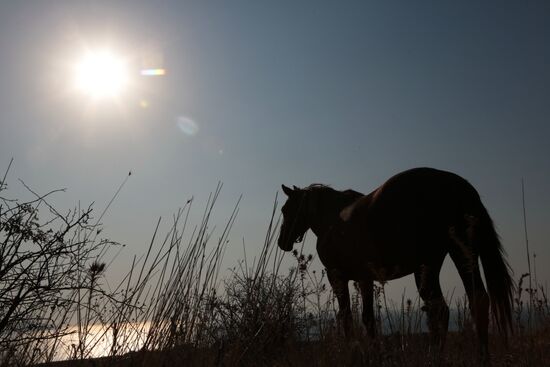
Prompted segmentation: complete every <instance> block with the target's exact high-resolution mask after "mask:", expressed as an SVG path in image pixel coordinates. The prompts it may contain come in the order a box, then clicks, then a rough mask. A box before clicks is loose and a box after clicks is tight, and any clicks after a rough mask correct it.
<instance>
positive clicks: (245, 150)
mask: <svg viewBox="0 0 550 367" xmlns="http://www.w3.org/2000/svg"><path fill="white" fill-rule="evenodd" d="M548 19H550V3H548V2H547V1H485V2H482V3H481V2H479V1H454V2H450V1H447V2H443V1H414V2H411V1H338V2H336V1H269V2H268V1H231V2H222V1H205V0H202V1H155V2H151V1H93V2H92V1H17V2H16V1H7V0H0V169H1V170H4V169H5V168H6V167H7V165H8V163H9V161H10V159H11V158H12V157H13V158H14V164H13V167H12V169H11V171H10V177H9V179H10V183H11V186H10V188H11V189H12V190H14V191H13V192H14V193H15V194H17V195H19V192H18V191H17V190H19V189H20V188H18V185H17V179H18V178H20V179H22V180H24V181H25V182H26V183H27V184H29V185H30V186H31V187H33V188H34V189H36V190H38V191H40V192H47V191H49V190H51V189H55V188H67V192H66V193H65V194H62V195H57V196H56V197H55V201H54V203H55V204H56V205H57V206H60V207H62V208H70V207H72V206H74V205H75V204H77V203H78V202H80V203H83V204H84V203H86V204H87V203H91V202H95V207H96V209H97V210H98V212H100V211H101V210H102V209H103V208H104V207H105V205H107V203H108V202H109V200H110V198H111V197H112V196H113V194H114V192H115V191H116V189H117V188H118V186H119V185H120V183H121V182H122V181H123V180H124V179H125V177H126V176H127V174H128V172H129V171H132V176H131V177H130V178H129V180H128V181H127V183H126V184H125V186H124V188H123V189H122V191H121V193H120V194H119V196H118V197H117V199H116V200H115V202H114V203H113V205H112V206H111V207H110V210H109V212H108V214H107V216H106V217H105V218H104V220H103V223H104V225H105V232H104V233H106V234H107V235H108V236H109V237H110V238H112V239H113V240H116V241H119V242H122V243H125V244H127V248H126V249H125V251H126V254H127V256H124V257H123V259H126V260H127V259H128V258H131V256H133V254H134V253H137V254H139V253H143V252H144V251H145V250H146V246H147V245H148V243H149V240H150V238H151V235H152V233H153V229H154V226H155V224H156V221H157V219H158V217H160V216H162V217H163V218H165V219H166V221H165V222H164V223H165V224H166V226H167V225H168V221H169V218H170V217H171V215H172V213H174V212H176V211H177V209H178V208H179V207H181V206H183V205H184V204H185V202H186V201H187V200H188V199H189V198H190V197H194V198H195V202H196V205H195V210H197V211H198V212H201V210H202V207H203V206H204V205H206V200H207V198H208V194H209V193H210V192H212V191H213V190H214V189H215V187H216V184H217V182H218V181H222V182H223V184H224V186H223V190H222V193H221V197H220V200H219V202H218V206H217V207H216V212H215V214H216V216H215V219H214V220H215V221H218V222H217V223H218V224H219V225H220V226H221V225H222V223H224V221H225V219H226V218H227V217H228V216H229V214H230V213H231V210H232V208H233V206H234V205H235V203H236V201H237V200H238V198H239V196H240V195H241V194H242V195H243V200H242V202H241V204H240V211H239V215H238V218H237V221H236V224H235V226H234V228H233V232H232V236H231V243H230V247H229V249H228V252H227V254H226V261H227V263H228V264H229V265H228V266H231V264H234V263H235V262H236V261H237V260H238V259H240V258H242V241H243V239H244V241H245V244H246V246H247V252H248V255H249V256H253V254H254V253H255V251H257V250H258V249H259V247H261V244H262V243H263V238H264V236H265V231H266V228H267V224H268V221H269V217H270V211H271V208H272V205H273V200H274V198H275V194H276V193H277V192H278V191H279V190H280V185H281V184H286V185H298V186H306V185H308V184H311V183H325V184H329V185H331V186H332V187H334V188H336V189H347V188H352V189H355V190H357V191H361V192H364V193H368V192H370V191H372V190H373V189H375V188H376V187H377V186H378V185H380V184H382V183H383V182H384V181H385V180H386V179H387V178H389V177H391V176H392V175H394V174H396V173H398V172H400V171H402V170H405V169H408V168H413V167H418V166H430V167H434V168H440V169H444V170H449V171H452V172H455V173H457V174H459V175H461V176H463V177H464V178H466V179H467V180H469V181H470V182H471V183H472V184H473V185H474V186H475V187H476V188H477V190H478V191H479V193H480V195H481V197H482V200H483V202H484V204H485V206H486V207H487V208H488V210H489V213H490V214H491V216H492V217H493V219H494V222H495V224H496V226H497V230H498V232H499V234H500V235H501V238H502V242H503V245H504V247H505V249H506V251H507V252H508V255H509V261H510V263H511V265H512V267H513V269H514V271H515V274H516V276H515V277H516V279H517V278H518V276H519V274H521V273H525V272H526V271H527V265H526V255H525V235H524V226H523V209H522V191H521V185H522V179H523V180H524V183H525V205H526V215H527V229H528V236H529V245H530V248H531V252H532V253H536V255H537V258H536V259H537V260H536V261H537V265H538V268H537V271H538V274H537V275H538V278H539V280H540V279H544V280H550V269H549V268H548V266H547V265H544V264H549V263H550V226H549V225H548V224H549V223H550V193H549V190H548V188H550V161H549V157H550V144H549V143H548V140H549V139H550V124H549V120H548V117H549V116H550V103H549V100H550V68H549V67H548V65H550V42H548V40H549V39H550V37H549V36H550V23H549V22H548ZM102 48H108V49H110V50H112V52H113V53H117V54H118V55H120V56H121V57H122V58H124V60H125V62H127V64H128V67H129V70H130V72H131V74H132V78H131V81H130V82H129V83H128V85H127V87H126V89H125V90H124V91H123V92H121V94H120V95H119V96H117V97H116V98H105V99H100V100H94V99H93V98H91V97H90V96H89V95H85V93H82V91H80V90H75V88H74V86H73V85H72V84H71V83H72V80H73V79H74V75H73V74H74V68H75V64H76V63H78V60H79V59H80V58H81V57H82V55H83V54H84V53H85V52H86V50H94V49H102ZM143 67H154V68H163V69H165V70H166V75H164V76H158V77H144V76H140V75H139V71H140V69H141V68H143ZM21 195H24V194H23V193H21ZM279 195H281V193H279ZM313 241H314V236H309V240H308V243H306V252H308V253H315V246H314V242H313ZM316 266H319V264H317V265H316ZM411 279H412V278H411V277H408V278H406V279H404V280H400V281H396V282H394V283H393V284H391V285H390V286H391V287H392V288H391V292H390V294H392V295H394V296H396V297H397V296H398V295H399V294H400V293H401V292H402V291H403V289H404V288H405V287H406V288H407V289H414V286H413V285H412V284H413V282H412V281H411ZM441 279H442V284H443V289H444V292H445V291H447V292H452V291H453V290H455V289H457V290H458V291H457V292H459V293H460V289H461V288H460V287H461V286H460V281H459V278H458V275H457V274H456V270H455V269H454V267H453V266H452V265H451V264H450V262H449V261H447V262H446V264H445V266H444V269H443V272H442V274H441Z"/></svg>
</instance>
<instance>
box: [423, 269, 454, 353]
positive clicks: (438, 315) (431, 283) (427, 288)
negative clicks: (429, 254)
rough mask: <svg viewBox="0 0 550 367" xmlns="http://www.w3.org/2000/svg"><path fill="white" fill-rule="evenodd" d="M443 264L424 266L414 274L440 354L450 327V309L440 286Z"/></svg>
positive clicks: (432, 336) (432, 335) (434, 341)
mask: <svg viewBox="0 0 550 367" xmlns="http://www.w3.org/2000/svg"><path fill="white" fill-rule="evenodd" d="M442 263H443V260H441V262H438V263H437V264H435V265H429V266H428V265H424V266H422V268H421V269H420V270H419V271H417V272H415V273H414V280H415V282H416V286H417V288H418V292H419V293H420V297H421V298H422V300H423V301H424V307H423V310H424V311H426V314H427V316H428V328H429V329H430V335H431V339H432V343H431V344H432V345H433V346H434V347H436V348H437V350H435V351H436V352H437V353H439V352H440V351H441V350H442V349H443V346H444V345H445V338H446V336H447V328H448V326H449V307H448V306H447V303H446V302H445V299H444V298H443V293H442V292H441V286H440V284H439V271H440V270H441V265H442Z"/></svg>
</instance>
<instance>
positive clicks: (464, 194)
mask: <svg viewBox="0 0 550 367" xmlns="http://www.w3.org/2000/svg"><path fill="white" fill-rule="evenodd" d="M282 189H283V192H284V193H285V194H286V196H287V197H288V198H287V200H286V202H285V204H284V205H283V207H282V208H281V211H282V215H283V222H282V225H281V230H280V234H279V238H278V246H279V247H280V248H281V249H282V250H284V251H291V250H292V249H293V245H294V243H298V242H301V241H302V239H303V236H304V234H305V233H306V232H307V230H309V229H311V230H312V231H313V233H314V234H315V235H316V237H317V246H316V247H317V253H318V255H319V259H320V260H321V263H322V264H323V265H324V267H325V268H326V272H327V277H328V280H329V283H330V285H331V287H332V289H333V291H334V293H335V295H336V297H337V299H338V306H339V311H338V315H337V317H338V320H339V323H340V324H341V325H343V329H344V333H345V334H346V335H349V333H350V327H351V323H352V317H351V308H350V295H349V289H348V282H349V281H350V280H354V281H356V282H358V284H359V289H360V292H361V297H362V299H363V310H362V321H363V323H364V325H365V328H366V331H367V335H368V336H369V337H374V336H375V335H376V330H375V322H374V312H373V286H374V284H373V282H374V281H378V282H386V281H389V280H392V279H397V278H401V277H403V276H406V275H409V274H414V280H415V283H416V286H417V289H418V292H419V294H420V297H421V298H422V300H423V302H424V306H423V307H422V309H423V310H424V311H425V312H426V314H427V322H428V329H429V332H430V345H434V344H435V345H434V347H436V346H439V350H442V349H443V346H444V343H445V337H446V334H447V329H448V322H449V307H448V306H447V304H446V302H445V299H444V297H443V294H442V291H441V286H440V282H439V273H440V270H441V267H442V265H443V260H444V259H445V257H446V256H447V254H448V255H450V257H451V259H452V261H453V262H454V264H455V266H456V268H457V270H458V273H459V275H460V278H461V280H462V282H463V283H464V288H465V290H466V294H467V297H468V301H469V307H470V311H471V313H472V317H473V320H474V323H475V326H476V334H477V339H478V349H479V354H480V357H481V358H482V360H484V361H489V350H488V325H489V307H490V308H491V311H492V314H493V318H494V321H495V324H496V326H497V328H498V330H499V331H500V332H501V333H502V334H503V335H504V336H505V337H506V335H507V331H508V330H510V331H511V330H512V302H513V291H514V283H513V280H512V277H511V268H510V266H509V265H508V262H507V260H506V259H505V251H504V249H503V247H502V245H501V243H500V240H499V236H498V234H497V232H496V230H495V228H494V225H493V221H492V219H491V217H490V216H489V214H488V212H487V210H486V208H485V207H484V205H483V203H482V202H481V199H480V196H479V194H478V192H477V191H476V189H475V188H474V187H473V186H472V185H471V184H470V183H469V182H468V181H466V180H465V179H464V178H462V177H460V176H458V175H456V174H454V173H451V172H446V171H441V170H437V169H433V168H425V167H422V168H414V169H410V170H407V171H404V172H401V173H398V174H396V175H395V176H393V177H391V178H390V179H388V180H387V181H386V182H385V183H384V184H382V185H381V186H380V187H378V188H377V189H375V190H374V191H372V192H371V193H370V194H368V195H363V194H361V193H359V192H356V191H353V190H346V191H337V190H334V189H332V188H330V187H328V186H325V185H321V184H314V185H310V186H308V187H306V188H303V189H301V188H298V187H296V186H294V187H293V188H292V189H291V188H289V187H287V186H285V185H282ZM479 259H480V260H481V264H482V265H483V271H484V275H485V280H486V284H487V290H486V288H485V286H484V283H483V280H482V278H481V274H480V268H479ZM434 349H435V348H434Z"/></svg>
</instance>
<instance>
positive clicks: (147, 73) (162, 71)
mask: <svg viewBox="0 0 550 367" xmlns="http://www.w3.org/2000/svg"><path fill="white" fill-rule="evenodd" d="M140 74H141V75H143V76H163V75H166V70H165V69H142V70H141V71H140Z"/></svg>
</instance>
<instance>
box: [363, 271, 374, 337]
mask: <svg viewBox="0 0 550 367" xmlns="http://www.w3.org/2000/svg"><path fill="white" fill-rule="evenodd" d="M359 288H360V289H361V298H362V299H363V313H362V318H363V324H364V325H365V328H366V329H367V335H368V336H369V337H371V338H373V337H375V336H376V329H375V327H374V310H373V290H374V284H373V281H372V280H362V281H360V282H359Z"/></svg>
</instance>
